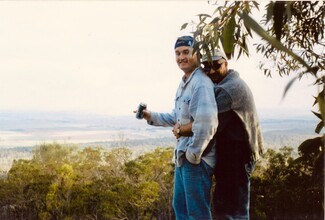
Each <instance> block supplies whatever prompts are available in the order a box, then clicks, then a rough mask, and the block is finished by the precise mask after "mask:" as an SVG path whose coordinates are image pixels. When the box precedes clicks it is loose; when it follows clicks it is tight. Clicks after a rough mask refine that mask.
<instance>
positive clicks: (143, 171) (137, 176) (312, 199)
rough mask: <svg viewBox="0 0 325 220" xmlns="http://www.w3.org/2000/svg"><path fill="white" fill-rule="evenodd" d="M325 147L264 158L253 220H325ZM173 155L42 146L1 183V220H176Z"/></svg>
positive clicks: (254, 186)
mask: <svg viewBox="0 0 325 220" xmlns="http://www.w3.org/2000/svg"><path fill="white" fill-rule="evenodd" d="M315 142H317V143H316V144H315ZM310 145H313V146H317V145H318V146H319V147H318V148H313V149H311V148H310V147H309V146H310ZM321 147H322V142H320V139H309V140H307V141H305V142H304V143H302V144H301V145H300V147H299V156H298V157H293V149H292V148H290V147H282V148H280V150H278V151H275V150H272V149H269V150H268V151H267V152H266V153H265V154H264V156H263V158H262V159H261V160H260V161H259V162H258V163H257V166H256V168H255V171H254V173H253V176H252V179H251V180H252V182H251V219H323V217H324V197H323V196H324V166H323V161H324V158H323V156H322V155H323V153H321V152H322V151H320V148H321ZM172 154H173V148H162V147H157V148H156V149H155V150H154V151H152V152H147V153H144V154H142V155H140V156H134V155H133V153H132V151H131V150H130V149H129V148H123V147H119V148H114V149H111V150H107V149H103V148H100V147H91V146H89V147H86V148H83V149H80V148H78V147H77V146H72V145H64V144H58V143H51V144H43V145H40V146H39V147H37V148H36V149H35V150H34V152H33V157H32V159H19V160H15V161H14V163H13V165H12V167H11V169H10V170H9V172H8V173H7V175H5V176H4V177H2V178H1V180H0V219H7V220H11V219H12V220H14V219H15V220H16V219H30V220H35V219H44V220H45V219H49V220H59V219H60V220H61V219H78V220H79V219H80V220H82V219H130V220H131V219H132V220H133V219H141V220H142V219H157V220H158V219H161V220H164V219H166V220H167V219H174V216H173V211H172V207H171V201H172V194H173V169H174V167H173V166H174V165H173V163H172Z"/></svg>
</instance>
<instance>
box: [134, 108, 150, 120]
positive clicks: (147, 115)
mask: <svg viewBox="0 0 325 220" xmlns="http://www.w3.org/2000/svg"><path fill="white" fill-rule="evenodd" d="M137 112H138V110H133V113H135V114H136V113H137ZM142 113H143V118H144V119H146V120H147V121H149V120H150V118H151V112H150V111H149V110H147V109H145V110H143V111H142Z"/></svg>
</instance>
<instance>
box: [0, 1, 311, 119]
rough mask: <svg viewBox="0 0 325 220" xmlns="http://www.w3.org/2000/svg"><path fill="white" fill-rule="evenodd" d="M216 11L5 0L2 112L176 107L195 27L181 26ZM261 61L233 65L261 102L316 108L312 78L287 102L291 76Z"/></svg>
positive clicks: (0, 13) (195, 4)
mask: <svg viewBox="0 0 325 220" xmlns="http://www.w3.org/2000/svg"><path fill="white" fill-rule="evenodd" d="M214 9H215V6H210V5H208V3H207V1H202V0H201V1H199V0H197V1H149V0H147V1H45V2H42V1H27V2H23V1H13V2H9V1H0V63H1V64H0V84H1V85H0V110H6V111H7V110H9V111H14V110H38V111H72V112H89V113H103V114H109V115H132V110H133V109H135V108H136V107H137V105H138V103H139V102H146V103H147V104H148V108H150V109H151V110H157V111H163V112H166V111H170V110H171V109H172V107H173V104H174V96H175V92H176V88H177V86H178V83H179V81H180V78H181V77H182V75H183V73H182V71H180V70H179V69H178V67H177V64H176V62H175V58H174V49H173V46H174V42H175V40H176V38H177V37H178V36H181V35H184V34H189V31H191V30H186V31H180V27H181V25H182V24H183V23H185V22H189V21H191V20H197V16H196V15H197V14H200V13H209V14H212V12H213V11H214ZM257 60H258V58H257V57H256V56H254V54H253V55H252V57H251V58H249V59H247V58H242V59H241V60H239V61H230V63H229V65H230V68H233V69H236V70H238V71H239V73H240V74H241V76H242V78H244V79H245V80H246V82H247V83H248V84H249V86H250V87H251V89H252V91H253V94H254V96H255V101H256V105H257V108H258V109H265V108H272V109H278V110H281V111H282V110H283V111H296V110H304V111H306V112H309V109H310V107H311V105H312V103H313V98H312V95H315V94H316V91H315V89H314V88H313V87H312V86H311V83H312V81H311V79H306V78H304V79H303V80H302V81H300V82H297V83H296V84H295V85H294V86H293V87H292V89H291V90H290V91H289V93H288V95H287V97H286V98H285V100H284V101H282V102H281V97H282V93H283V90H284V87H285V85H286V83H288V82H289V80H290V78H289V77H283V78H281V77H279V76H273V78H267V77H266V76H264V75H263V73H262V71H260V70H259V69H258V68H257V65H258V62H257ZM293 108H295V109H293ZM288 109H289V110H288Z"/></svg>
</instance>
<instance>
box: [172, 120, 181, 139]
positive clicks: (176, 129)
mask: <svg viewBox="0 0 325 220" xmlns="http://www.w3.org/2000/svg"><path fill="white" fill-rule="evenodd" d="M172 132H173V134H174V136H175V137H176V139H178V138H180V137H181V125H180V124H178V123H176V124H175V125H174V127H173V130H172Z"/></svg>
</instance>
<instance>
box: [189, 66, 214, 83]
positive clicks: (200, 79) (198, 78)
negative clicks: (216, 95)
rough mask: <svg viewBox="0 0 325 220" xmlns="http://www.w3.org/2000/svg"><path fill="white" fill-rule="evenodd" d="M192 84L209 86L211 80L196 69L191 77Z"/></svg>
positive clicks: (200, 70)
mask: <svg viewBox="0 0 325 220" xmlns="http://www.w3.org/2000/svg"><path fill="white" fill-rule="evenodd" d="M193 82H194V83H198V84H200V83H207V84H209V85H213V82H212V81H211V79H210V78H209V77H208V76H207V74H206V73H204V72H203V70H202V69H201V68H198V69H197V70H196V71H195V72H194V75H193Z"/></svg>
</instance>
